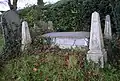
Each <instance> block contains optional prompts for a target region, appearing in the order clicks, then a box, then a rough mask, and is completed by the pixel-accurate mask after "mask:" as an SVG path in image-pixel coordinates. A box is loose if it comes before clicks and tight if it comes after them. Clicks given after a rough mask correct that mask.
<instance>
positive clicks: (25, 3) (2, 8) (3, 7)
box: [0, 0, 59, 11]
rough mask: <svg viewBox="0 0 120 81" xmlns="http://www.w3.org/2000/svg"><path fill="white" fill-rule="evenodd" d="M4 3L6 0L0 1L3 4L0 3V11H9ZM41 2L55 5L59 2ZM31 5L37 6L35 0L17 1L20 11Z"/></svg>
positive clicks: (50, 0)
mask: <svg viewBox="0 0 120 81" xmlns="http://www.w3.org/2000/svg"><path fill="white" fill-rule="evenodd" d="M6 1H7V0H0V2H3V3H0V11H6V10H9V6H8V4H7V2H6ZM11 1H13V0H11ZM43 1H44V2H47V3H55V2H57V1H59V0H43ZM33 4H37V0H18V9H21V8H24V7H25V6H29V5H33Z"/></svg>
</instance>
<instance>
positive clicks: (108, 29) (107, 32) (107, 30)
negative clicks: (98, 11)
mask: <svg viewBox="0 0 120 81" xmlns="http://www.w3.org/2000/svg"><path fill="white" fill-rule="evenodd" d="M104 37H105V38H106V39H112V31H111V21H110V15H107V16H106V18H105V29H104Z"/></svg>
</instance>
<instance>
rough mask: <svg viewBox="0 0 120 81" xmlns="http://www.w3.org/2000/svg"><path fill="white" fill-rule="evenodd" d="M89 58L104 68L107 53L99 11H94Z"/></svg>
mask: <svg viewBox="0 0 120 81" xmlns="http://www.w3.org/2000/svg"><path fill="white" fill-rule="evenodd" d="M87 60H88V61H93V62H95V63H97V64H99V65H100V66H101V67H102V68H103V67H104V63H105V62H106V61H107V53H106V51H105V49H104V42H103V36H102V30H101V23H100V17H99V13H97V12H94V13H92V19H91V31H90V43H89V51H88V54H87Z"/></svg>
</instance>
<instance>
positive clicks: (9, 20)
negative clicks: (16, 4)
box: [1, 10, 21, 58]
mask: <svg viewBox="0 0 120 81" xmlns="http://www.w3.org/2000/svg"><path fill="white" fill-rule="evenodd" d="M1 22H2V29H3V34H4V51H3V54H4V55H3V56H4V57H3V58H7V57H8V56H9V55H16V54H19V53H20V47H21V23H20V18H19V15H18V14H17V13H16V12H15V11H13V10H9V11H6V12H4V13H3V14H2V17H1Z"/></svg>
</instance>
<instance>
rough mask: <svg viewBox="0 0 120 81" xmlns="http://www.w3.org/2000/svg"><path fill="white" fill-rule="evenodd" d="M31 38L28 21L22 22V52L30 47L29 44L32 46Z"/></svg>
mask: <svg viewBox="0 0 120 81" xmlns="http://www.w3.org/2000/svg"><path fill="white" fill-rule="evenodd" d="M31 42H32V40H31V36H30V31H29V27H28V23H27V22H26V21H23V22H22V47H21V48H22V51H24V49H25V48H27V47H28V45H29V44H31Z"/></svg>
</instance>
